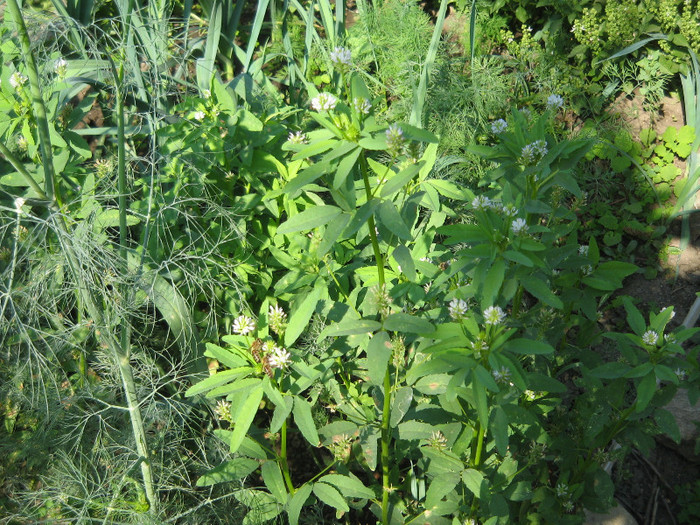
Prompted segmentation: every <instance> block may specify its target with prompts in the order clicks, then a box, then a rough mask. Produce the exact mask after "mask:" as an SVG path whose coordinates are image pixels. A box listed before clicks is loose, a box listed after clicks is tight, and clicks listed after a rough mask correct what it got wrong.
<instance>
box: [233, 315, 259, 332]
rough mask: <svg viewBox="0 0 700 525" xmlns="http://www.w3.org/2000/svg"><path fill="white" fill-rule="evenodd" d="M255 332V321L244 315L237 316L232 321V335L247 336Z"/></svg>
mask: <svg viewBox="0 0 700 525" xmlns="http://www.w3.org/2000/svg"><path fill="white" fill-rule="evenodd" d="M253 330H255V321H253V320H252V319H251V318H250V317H248V316H246V315H239V316H238V317H236V319H234V321H233V333H234V334H238V335H248V334H250V333H252V332H253Z"/></svg>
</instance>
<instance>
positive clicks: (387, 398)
mask: <svg viewBox="0 0 700 525" xmlns="http://www.w3.org/2000/svg"><path fill="white" fill-rule="evenodd" d="M390 414H391V374H390V373H389V367H388V366H387V367H386V373H385V374H384V405H383V406H382V524H383V525H389V492H390V484H389V447H390V445H391V429H390V428H389V416H390Z"/></svg>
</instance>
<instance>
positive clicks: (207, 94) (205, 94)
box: [202, 89, 211, 98]
mask: <svg viewBox="0 0 700 525" xmlns="http://www.w3.org/2000/svg"><path fill="white" fill-rule="evenodd" d="M202 96H203V97H204V98H211V91H210V90H208V89H205V90H204V91H202Z"/></svg>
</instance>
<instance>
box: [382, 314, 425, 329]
mask: <svg viewBox="0 0 700 525" xmlns="http://www.w3.org/2000/svg"><path fill="white" fill-rule="evenodd" d="M384 329H385V330H391V331H393V332H405V333H410V334H430V333H433V332H434V331H435V327H434V326H433V325H432V323H430V322H429V321H426V320H425V319H421V318H420V317H416V316H415V315H410V314H404V313H402V312H397V313H394V314H391V315H390V316H388V317H387V318H386V319H385V320H384Z"/></svg>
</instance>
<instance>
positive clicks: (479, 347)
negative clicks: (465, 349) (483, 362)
mask: <svg viewBox="0 0 700 525" xmlns="http://www.w3.org/2000/svg"><path fill="white" fill-rule="evenodd" d="M471 346H472V350H474V357H475V358H476V359H481V353H482V352H488V351H489V344H488V343H487V342H486V341H485V340H484V339H482V338H481V337H479V339H477V340H476V341H472V342H471Z"/></svg>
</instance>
